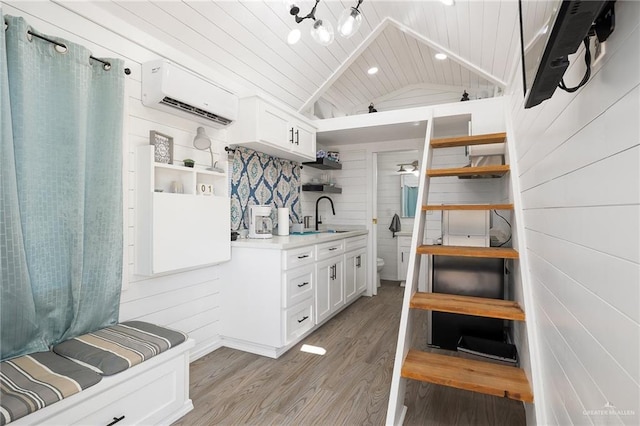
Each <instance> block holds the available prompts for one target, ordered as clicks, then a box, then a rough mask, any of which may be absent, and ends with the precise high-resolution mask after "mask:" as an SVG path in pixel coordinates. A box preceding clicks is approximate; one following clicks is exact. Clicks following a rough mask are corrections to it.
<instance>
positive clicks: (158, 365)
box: [11, 339, 195, 426]
mask: <svg viewBox="0 0 640 426" xmlns="http://www.w3.org/2000/svg"><path fill="white" fill-rule="evenodd" d="M194 345H195V343H194V341H193V340H192V339H189V340H187V341H186V342H184V343H182V344H181V345H178V346H176V347H175V348H172V349H169V350H168V351H166V352H163V353H161V354H160V355H157V356H155V357H153V358H151V359H149V360H147V361H145V362H143V363H142V364H139V365H136V366H134V367H131V368H129V369H128V370H125V371H123V372H121V373H118V374H115V375H113V376H108V377H103V378H102V380H101V381H100V382H99V383H97V384H96V385H94V386H92V387H90V388H88V389H86V390H83V391H82V392H80V393H77V394H75V395H71V396H70V397H68V398H65V399H63V400H62V401H59V402H57V403H55V404H53V405H50V406H48V407H45V408H43V409H41V410H38V411H36V412H35V413H32V414H30V415H28V416H25V417H22V418H21V419H18V420H16V421H15V422H11V424H12V425H16V426H21V425H37V424H42V425H106V424H110V423H113V422H114V420H115V419H119V418H122V420H120V421H118V422H117V423H116V424H117V425H118V426H121V425H140V424H145V425H170V424H172V423H173V422H175V421H176V420H178V419H179V418H180V417H182V416H184V415H185V414H187V413H188V412H189V411H191V410H192V409H193V403H192V402H191V399H189V350H190V349H191V348H193V347H194Z"/></svg>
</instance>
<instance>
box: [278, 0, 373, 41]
mask: <svg viewBox="0 0 640 426" xmlns="http://www.w3.org/2000/svg"><path fill="white" fill-rule="evenodd" d="M362 2H363V0H358V4H357V5H356V7H350V8H348V9H345V10H344V11H343V12H342V13H341V14H340V18H339V20H338V33H340V35H341V36H342V37H344V38H349V37H351V36H352V35H353V34H355V33H356V32H357V31H358V28H360V24H361V23H362V12H360V10H359V7H360V4H362ZM318 3H320V0H316V3H315V5H314V6H313V8H312V9H311V11H310V12H309V13H308V14H307V15H306V16H302V17H300V16H298V13H299V12H300V8H299V7H298V6H296V5H295V4H293V3H291V2H290V1H288V2H287V6H288V8H289V14H291V15H292V16H294V18H295V21H296V23H298V24H299V23H301V22H302V21H304V20H305V19H312V20H313V21H314V23H313V26H312V27H311V37H312V38H313V39H314V40H315V41H316V43H318V44H320V45H321V46H328V45H330V44H331V43H332V42H333V40H334V32H333V25H331V23H330V22H329V21H326V20H322V19H319V18H316V8H317V7H318ZM300 37H301V35H300V31H299V30H297V29H293V30H291V32H289V35H288V36H287V43H289V44H295V43H297V42H298V41H299V40H300Z"/></svg>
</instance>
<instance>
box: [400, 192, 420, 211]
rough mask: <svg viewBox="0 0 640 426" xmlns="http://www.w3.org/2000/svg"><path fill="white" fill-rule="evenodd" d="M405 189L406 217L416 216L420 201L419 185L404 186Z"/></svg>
mask: <svg viewBox="0 0 640 426" xmlns="http://www.w3.org/2000/svg"><path fill="white" fill-rule="evenodd" d="M402 190H403V191H404V211H405V212H406V217H414V216H415V215H416V205H417V202H418V187H416V186H403V187H402Z"/></svg>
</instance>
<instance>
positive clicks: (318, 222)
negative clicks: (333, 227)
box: [316, 195, 336, 231]
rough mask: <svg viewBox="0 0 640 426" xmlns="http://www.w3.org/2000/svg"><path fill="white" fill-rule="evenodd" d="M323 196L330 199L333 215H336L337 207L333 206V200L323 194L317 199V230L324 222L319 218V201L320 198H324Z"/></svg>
mask: <svg viewBox="0 0 640 426" xmlns="http://www.w3.org/2000/svg"><path fill="white" fill-rule="evenodd" d="M323 198H326V199H327V200H329V202H330V203H331V211H332V212H333V215H334V216H335V215H336V209H335V208H334V207H333V200H332V199H331V198H329V197H327V196H326V195H323V196H322V197H319V198H318V199H317V200H316V231H317V230H318V225H319V224H320V223H322V222H320V220H319V216H318V203H320V200H322V199H323Z"/></svg>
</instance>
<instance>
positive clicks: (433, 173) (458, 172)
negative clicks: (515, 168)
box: [427, 164, 509, 177]
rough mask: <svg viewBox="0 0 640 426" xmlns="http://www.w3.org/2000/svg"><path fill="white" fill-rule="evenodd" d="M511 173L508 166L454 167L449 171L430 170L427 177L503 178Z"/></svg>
mask: <svg viewBox="0 0 640 426" xmlns="http://www.w3.org/2000/svg"><path fill="white" fill-rule="evenodd" d="M508 171H509V165H508V164H496V165H493V166H479V167H454V168H449V169H429V170H427V176H429V177H444V176H502V175H504V174H505V173H507V172H508Z"/></svg>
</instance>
